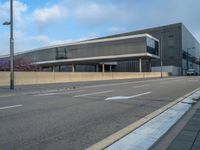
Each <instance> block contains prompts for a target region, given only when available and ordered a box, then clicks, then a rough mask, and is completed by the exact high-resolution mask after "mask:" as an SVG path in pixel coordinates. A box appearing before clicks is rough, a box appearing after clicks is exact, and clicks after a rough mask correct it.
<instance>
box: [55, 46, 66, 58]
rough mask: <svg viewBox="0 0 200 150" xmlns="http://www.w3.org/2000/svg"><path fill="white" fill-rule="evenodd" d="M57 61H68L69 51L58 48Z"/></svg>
mask: <svg viewBox="0 0 200 150" xmlns="http://www.w3.org/2000/svg"><path fill="white" fill-rule="evenodd" d="M56 59H67V49H66V48H56Z"/></svg>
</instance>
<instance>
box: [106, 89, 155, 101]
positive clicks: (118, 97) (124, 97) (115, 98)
mask: <svg viewBox="0 0 200 150" xmlns="http://www.w3.org/2000/svg"><path fill="white" fill-rule="evenodd" d="M151 93H152V92H151V91H150V92H145V93H141V94H137V95H133V96H115V97H108V98H106V99H105V100H106V101H108V100H118V99H121V100H122V99H131V98H135V97H139V96H143V95H147V94H151Z"/></svg>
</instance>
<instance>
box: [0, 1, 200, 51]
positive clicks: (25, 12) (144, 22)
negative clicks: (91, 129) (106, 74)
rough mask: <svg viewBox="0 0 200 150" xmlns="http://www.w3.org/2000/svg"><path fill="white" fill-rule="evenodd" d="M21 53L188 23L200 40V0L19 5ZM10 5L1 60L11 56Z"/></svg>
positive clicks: (3, 10)
mask: <svg viewBox="0 0 200 150" xmlns="http://www.w3.org/2000/svg"><path fill="white" fill-rule="evenodd" d="M14 6H15V9H14V13H15V50H16V52H20V51H26V50H30V49H33V48H37V47H43V46H48V45H54V44H60V43H67V42H73V41H78V40H84V39H90V38H95V37H101V36H105V35H111V34H117V33H122V32H128V31H134V30H138V29H143V28H148V27H154V26H159V25H165V24H171V23H177V22H183V23H184V24H185V25H186V27H187V28H188V29H189V30H190V31H191V32H192V33H193V34H194V36H195V37H196V38H197V39H198V40H199V41H200V10H199V9H200V0H15V1H14ZM7 20H9V0H0V55H3V54H7V53H8V52H9V27H8V26H2V25H1V24H2V23H3V22H4V21H7Z"/></svg>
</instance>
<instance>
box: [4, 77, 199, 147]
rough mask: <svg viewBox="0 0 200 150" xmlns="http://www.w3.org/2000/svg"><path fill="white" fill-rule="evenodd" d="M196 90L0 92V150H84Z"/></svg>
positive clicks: (144, 83) (163, 86) (167, 81)
mask: <svg viewBox="0 0 200 150" xmlns="http://www.w3.org/2000/svg"><path fill="white" fill-rule="evenodd" d="M66 87H67V88H66ZM199 87H200V77H176V78H175V77H174V78H164V79H145V80H144V79H140V80H139V79H132V80H115V81H98V82H82V83H65V84H51V85H40V86H21V87H18V90H16V91H15V92H11V93H12V95H9V94H10V92H9V90H8V89H7V88H6V87H0V149H2V150H16V149H20V150H40V149H41V150H81V149H85V148H87V147H89V146H91V145H93V144H95V143H97V142H99V141H100V140H102V139H104V138H106V137H107V136H109V135H111V134H113V133H115V132H117V131H119V130H120V129H122V128H124V127H126V126H128V125H129V124H131V123H133V122H135V121H137V120H139V119H141V118H143V117H145V116H146V115H148V114H150V113H151V112H153V111H155V110H157V109H158V108H160V107H163V106H164V105H166V104H168V103H170V102H172V101H174V100H176V99H178V98H179V97H181V96H183V95H185V94H187V93H189V92H191V91H193V90H195V89H197V88H199ZM62 88H63V89H62ZM19 89H20V90H19ZM52 89H54V90H52ZM55 89H62V90H57V91H56V90H55ZM38 90H40V93H38V92H35V91H38ZM22 91H23V93H22ZM31 91H32V92H31Z"/></svg>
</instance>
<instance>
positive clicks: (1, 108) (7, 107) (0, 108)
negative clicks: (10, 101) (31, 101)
mask: <svg viewBox="0 0 200 150" xmlns="http://www.w3.org/2000/svg"><path fill="white" fill-rule="evenodd" d="M21 106H23V105H21V104H20V105H13V106H6V107H0V110H3V109H9V108H15V107H21Z"/></svg>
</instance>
